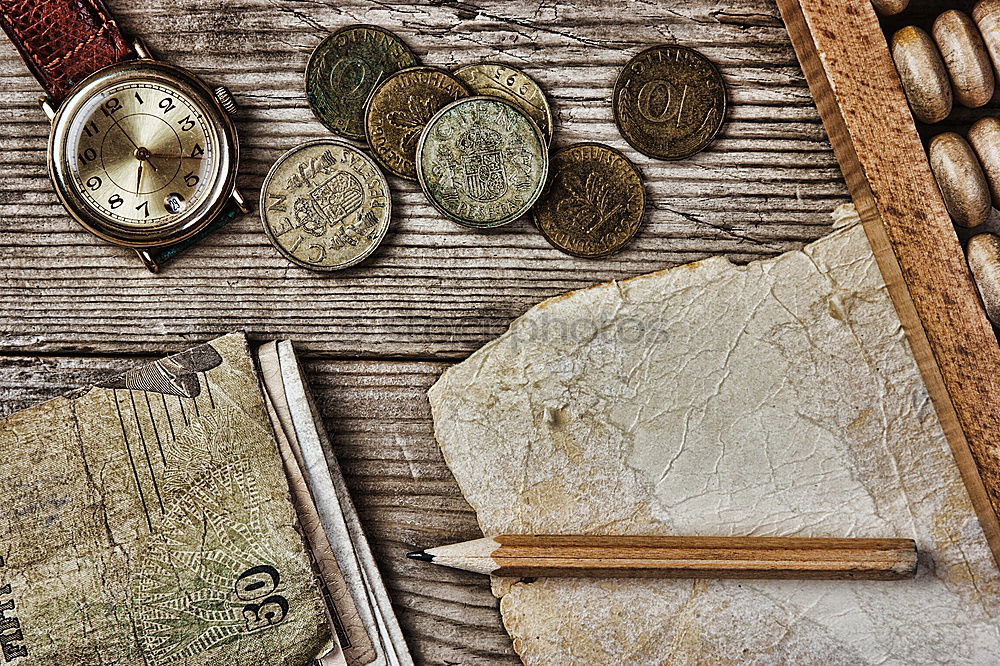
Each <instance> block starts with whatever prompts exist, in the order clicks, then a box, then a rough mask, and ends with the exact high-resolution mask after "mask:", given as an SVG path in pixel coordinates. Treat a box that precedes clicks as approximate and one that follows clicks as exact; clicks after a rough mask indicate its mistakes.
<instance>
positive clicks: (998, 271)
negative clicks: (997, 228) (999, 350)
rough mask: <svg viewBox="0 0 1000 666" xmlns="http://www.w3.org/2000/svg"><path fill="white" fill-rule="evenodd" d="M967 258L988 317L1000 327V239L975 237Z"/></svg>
mask: <svg viewBox="0 0 1000 666" xmlns="http://www.w3.org/2000/svg"><path fill="white" fill-rule="evenodd" d="M965 256H966V260H967V261H968V262H969V270H971V271H972V277H973V278H975V281H976V288H977V289H978V290H979V296H980V298H982V299H983V305H985V306H986V316H987V317H989V318H990V321H991V322H993V325H994V326H1000V238H998V237H997V236H995V235H994V234H979V235H977V236H973V237H972V238H970V239H969V244H968V246H966V248H965Z"/></svg>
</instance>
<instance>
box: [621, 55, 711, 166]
mask: <svg viewBox="0 0 1000 666" xmlns="http://www.w3.org/2000/svg"><path fill="white" fill-rule="evenodd" d="M613 100H614V104H613V106H614V112H615V123H616V124H617V125H618V129H619V131H621V133H622V136H623V137H625V140H626V141H628V143H629V145H631V146H632V147H633V148H635V149H636V150H638V151H639V152H640V153H642V154H644V155H646V156H647V157H653V158H656V159H661V160H680V159H684V158H686V157H690V156H692V155H694V154H695V153H697V152H699V151H701V150H704V148H705V147H706V146H708V144H710V143H711V142H712V141H713V140H714V139H715V137H716V135H717V134H718V133H719V130H720V129H721V128H722V123H723V121H724V120H725V118H726V85H725V83H724V82H723V80H722V75H721V74H719V70H718V68H716V66H715V65H714V64H713V63H712V61H711V60H709V59H708V58H706V57H705V56H703V55H702V54H701V53H699V52H698V51H695V50H694V49H689V48H687V47H684V46H673V45H664V46H654V47H652V48H648V49H646V50H645V51H643V52H642V53H640V54H639V55H637V56H636V57H634V58H632V60H630V61H629V63H628V64H627V65H625V67H624V69H622V71H621V74H619V75H618V80H617V82H616V83H615V92H614V97H613Z"/></svg>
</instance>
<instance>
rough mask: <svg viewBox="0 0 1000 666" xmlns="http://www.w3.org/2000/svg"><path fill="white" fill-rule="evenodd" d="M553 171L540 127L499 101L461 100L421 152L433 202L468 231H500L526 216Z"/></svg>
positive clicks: (435, 123)
mask: <svg viewBox="0 0 1000 666" xmlns="http://www.w3.org/2000/svg"><path fill="white" fill-rule="evenodd" d="M548 168H549V160H548V151H547V147H546V143H545V139H544V138H543V137H542V133H541V131H540V130H539V129H538V127H537V126H536V125H535V123H534V122H533V121H532V120H531V119H530V118H528V116H526V115H525V114H524V113H523V112H522V111H521V110H519V109H517V108H515V107H514V106H512V105H511V104H509V103H507V102H505V101H503V100H501V99H497V98H494V97H470V98H466V99H461V100H459V101H457V102H453V103H452V104H450V105H448V106H447V107H445V108H444V109H442V110H441V111H440V112H439V113H438V114H437V115H436V116H435V117H434V118H433V119H432V120H431V121H430V122H429V123H428V124H427V127H426V128H425V129H424V132H423V135H422V136H421V137H420V145H419V148H418V150H417V176H418V178H419V180H420V186H421V187H422V188H423V190H424V193H425V194H426V195H427V198H428V199H430V201H431V203H432V204H434V206H435V207H436V208H437V209H438V210H439V211H441V212H442V213H444V214H445V215H447V216H448V217H449V218H451V219H452V220H454V221H455V222H458V223H459V224H462V225H465V226H468V227H476V228H490V227H498V226H501V225H503V224H507V223H508V222H511V221H513V220H515V219H517V218H518V217H520V216H521V215H523V214H524V213H526V212H527V211H528V210H529V209H530V208H531V207H532V205H534V203H535V201H537V200H538V197H539V196H540V195H541V193H542V189H543V188H544V186H545V178H546V175H547V173H548Z"/></svg>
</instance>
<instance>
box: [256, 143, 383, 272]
mask: <svg viewBox="0 0 1000 666" xmlns="http://www.w3.org/2000/svg"><path fill="white" fill-rule="evenodd" d="M391 207H392V200H391V196H390V193H389V184H388V183H387V182H386V180H385V176H383V175H382V172H381V171H379V169H378V166H376V165H375V163H374V162H373V161H372V159H371V158H370V157H368V156H367V155H365V154H364V153H363V152H361V150H359V149H358V148H355V147H354V146H351V145H349V144H347V143H344V142H341V141H336V140H333V139H326V140H320V141H313V142H310V143H306V144H303V145H301V146H298V147H297V148H293V149H292V150H290V151H288V152H287V153H285V154H284V155H282V156H281V157H280V158H279V159H278V161H277V162H276V163H275V164H274V166H273V167H271V171H270V173H268V175H267V179H266V180H265V181H264V187H263V189H262V190H261V194H260V216H261V220H262V222H263V224H264V231H265V232H267V236H268V238H269V239H270V240H271V243H272V244H273V245H274V246H275V247H276V248H277V249H278V251H279V252H281V254H283V255H284V256H285V258H287V259H288V260H289V261H291V262H293V263H296V264H298V265H299V266H302V267H304V268H309V269H312V270H318V271H333V270H338V269H341V268H347V267H348V266H353V265H355V264H357V263H359V262H361V261H363V260H364V259H365V258H367V257H368V256H369V255H370V254H371V253H372V252H374V251H375V248H376V247H378V245H379V243H381V242H382V239H383V238H384V237H385V234H386V232H387V231H388V229H389V220H390V216H391Z"/></svg>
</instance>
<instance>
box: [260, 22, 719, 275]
mask: <svg viewBox="0 0 1000 666" xmlns="http://www.w3.org/2000/svg"><path fill="white" fill-rule="evenodd" d="M306 96H307V99H308V101H309V105H310V107H311V108H312V110H313V112H314V113H315V114H316V116H317V117H318V118H319V120H320V121H321V122H322V123H323V124H324V125H325V126H326V127H327V128H328V129H329V130H330V131H331V132H333V133H334V134H336V135H337V136H339V137H340V139H325V140H320V141H313V142H310V143H307V144H305V145H302V146H299V147H297V148H294V149H293V150H291V151H289V152H288V153H286V154H285V155H283V156H282V157H281V158H280V159H279V160H278V162H277V163H276V164H275V165H274V166H273V167H272V169H271V172H270V173H269V174H268V176H267V179H266V181H265V183H264V188H263V190H262V192H261V206H260V210H261V217H262V220H263V223H264V228H265V230H266V231H267V234H268V237H269V238H270V239H271V241H272V243H273V244H274V245H275V246H276V247H277V248H278V249H279V251H280V252H281V253H282V254H283V255H284V256H285V257H286V258H288V259H289V260H290V261H292V262H294V263H296V264H299V265H300V266H304V267H306V268H310V269H314V270H336V269H340V268H346V267H348V266H353V265H355V264H357V263H358V262H360V261H362V260H364V259H365V258H366V257H368V256H369V255H370V254H371V253H372V252H373V251H374V250H375V248H376V247H377V246H378V244H379V243H380V242H381V240H382V239H383V238H384V237H385V234H386V231H387V230H388V226H389V219H390V216H391V195H390V192H389V187H388V184H387V182H386V179H385V177H384V176H383V174H382V172H383V171H385V172H388V173H389V174H392V175H393V176H396V177H398V178H403V179H407V180H414V181H417V182H418V183H419V184H420V187H421V189H422V190H423V192H424V194H425V195H426V196H427V199H428V201H429V202H430V203H431V204H432V205H433V206H434V208H436V209H437V210H438V211H439V212H440V213H441V214H442V215H444V216H445V217H447V218H448V219H450V220H452V221H454V222H457V223H458V224H461V225H463V226H466V227H469V228H473V229H491V228H495V227H499V226H502V225H504V224H507V223H509V222H512V221H513V220H516V219H518V218H520V217H522V216H524V215H525V214H527V213H529V212H530V213H531V214H532V217H533V219H534V222H535V225H536V226H537V228H538V229H539V230H540V231H541V233H542V235H543V236H544V237H545V238H546V239H547V240H548V241H549V242H550V243H551V244H552V245H553V246H555V247H556V248H558V249H559V250H562V251H563V252H566V253H568V254H571V255H574V256H579V257H602V256H606V255H608V254H611V253H613V252H616V251H618V250H620V249H621V248H622V247H624V246H625V244H627V243H628V242H629V240H631V239H632V237H633V236H635V234H636V233H637V232H638V230H639V228H640V226H641V224H642V219H643V215H644V212H645V202H646V197H645V191H644V187H643V181H642V176H641V175H640V173H639V171H638V169H637V168H636V167H635V165H634V164H633V163H632V162H631V161H630V160H629V159H628V158H627V157H626V156H625V155H623V154H622V153H621V152H619V151H617V150H615V149H614V148H611V147H609V146H605V145H602V144H597V143H581V144H576V145H573V146H570V147H568V148H564V149H562V150H560V151H558V152H556V153H555V154H554V155H552V156H551V157H550V155H549V145H550V143H551V141H552V136H553V132H554V122H553V116H552V110H551V108H550V106H549V103H548V100H547V98H546V96H545V93H544V92H543V91H542V89H541V87H540V86H539V85H538V84H537V83H536V82H535V81H534V80H533V79H532V78H531V77H530V76H528V75H527V74H525V73H524V72H522V71H520V70H518V69H516V68H514V67H511V66H509V65H503V64H499V63H493V62H486V63H477V64H472V65H465V66H462V67H459V68H458V69H456V70H454V71H453V72H448V71H445V70H443V69H439V68H437V67H430V66H425V65H422V64H421V63H420V62H419V61H418V59H417V57H416V56H415V55H414V53H413V51H411V50H410V48H409V47H408V46H407V45H406V44H405V43H404V42H403V41H402V40H401V39H399V38H398V37H397V36H395V35H393V34H392V33H391V32H388V31H387V30H384V29H382V28H378V27H375V26H370V25H352V26H347V27H345V28H342V29H340V30H338V31H336V32H334V33H333V34H331V35H330V36H329V37H327V38H326V39H325V40H323V42H322V43H320V45H319V46H318V47H316V50H315V51H314V52H313V54H312V56H311V57H310V59H309V64H308V66H307V69H306ZM613 99H614V111H615V121H616V123H617V125H618V127H619V130H620V131H621V133H622V136H623V137H624V138H625V140H626V141H627V142H628V143H629V145H631V146H632V147H633V148H635V149H636V150H638V151H639V152H640V153H643V154H644V155H647V156H649V157H652V158H656V159H664V160H676V159H683V158H686V157H689V156H691V155H693V154H694V153H696V152H698V151H700V150H702V149H704V148H705V146H707V145H708V144H709V143H710V142H711V141H712V139H713V138H714V137H715V136H716V134H717V133H718V131H719V128H720V127H721V126H722V122H723V120H724V118H725V111H726V95H725V88H724V86H723V83H722V78H721V77H720V76H719V73H718V71H717V70H716V69H715V66H714V65H712V63H711V62H709V61H708V60H707V59H705V58H704V57H703V56H701V55H700V54H699V53H697V52H696V51H693V50H691V49H687V48H683V47H677V46H658V47H653V48H650V49H647V50H645V51H643V52H642V53H640V54H639V55H638V56H636V57H635V58H634V59H633V60H632V61H631V62H630V63H629V64H628V65H627V66H626V67H625V69H624V70H623V71H622V73H621V76H620V77H619V79H618V82H617V84H616V86H615V91H614V98H613ZM356 141H364V142H365V143H366V144H367V148H368V153H366V152H364V151H363V150H362V149H361V148H360V147H357V146H355V145H353V144H352V143H350V142H356Z"/></svg>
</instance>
